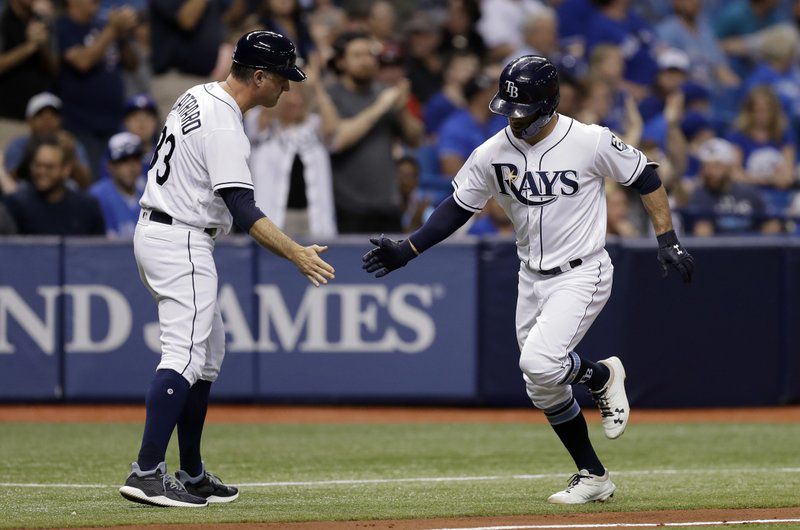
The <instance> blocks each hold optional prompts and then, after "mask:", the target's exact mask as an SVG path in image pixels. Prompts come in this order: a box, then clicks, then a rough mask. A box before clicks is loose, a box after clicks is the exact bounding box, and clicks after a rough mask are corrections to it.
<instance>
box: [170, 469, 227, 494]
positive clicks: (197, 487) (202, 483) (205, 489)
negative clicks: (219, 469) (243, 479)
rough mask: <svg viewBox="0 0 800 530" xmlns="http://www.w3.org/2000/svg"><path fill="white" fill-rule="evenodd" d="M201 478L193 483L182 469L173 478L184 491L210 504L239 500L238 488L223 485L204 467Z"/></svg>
mask: <svg viewBox="0 0 800 530" xmlns="http://www.w3.org/2000/svg"><path fill="white" fill-rule="evenodd" d="M201 476H202V478H200V479H199V480H196V481H195V480H194V479H192V477H190V476H189V474H188V473H186V471H183V470H182V469H179V470H178V471H176V472H175V478H176V479H178V480H179V481H180V483H181V484H183V486H184V487H185V488H186V491H188V492H189V493H191V494H192V495H196V496H198V497H202V498H203V499H206V500H208V502H210V503H224V502H233V501H235V500H236V499H238V498H239V488H236V487H234V486H227V485H225V483H223V482H222V480H220V479H219V477H217V476H216V475H213V474H211V473H209V472H208V471H206V468H205V465H203V473H202V475H201Z"/></svg>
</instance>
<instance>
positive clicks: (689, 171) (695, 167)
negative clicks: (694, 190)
mask: <svg viewBox="0 0 800 530" xmlns="http://www.w3.org/2000/svg"><path fill="white" fill-rule="evenodd" d="M681 132H682V133H683V136H684V138H685V139H686V143H687V156H686V169H684V171H683V175H684V177H688V178H689V179H690V182H694V179H695V178H696V177H697V175H698V173H699V172H700V159H699V158H697V152H698V150H699V149H700V146H701V145H702V144H703V143H704V142H705V141H706V140H708V139H710V138H714V137H715V136H716V135H717V134H716V132H715V131H714V127H713V125H712V124H711V120H709V119H708V118H707V117H706V116H704V115H703V114H701V113H699V112H687V113H685V114H684V117H683V120H682V121H681Z"/></svg>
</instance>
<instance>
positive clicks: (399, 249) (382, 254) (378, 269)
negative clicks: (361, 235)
mask: <svg viewBox="0 0 800 530" xmlns="http://www.w3.org/2000/svg"><path fill="white" fill-rule="evenodd" d="M369 242H370V243H372V244H373V245H375V247H376V248H373V249H372V250H370V251H369V252H367V253H366V254H364V255H363V256H362V257H361V261H363V262H364V264H363V265H362V267H361V268H363V269H364V270H365V271H367V272H368V273H370V274H371V273H373V272H374V273H375V277H376V278H380V277H381V276H386V275H387V274H389V273H390V272H392V271H393V270H396V269H399V268H400V267H405V266H406V264H407V263H408V262H409V261H411V260H412V259H414V258H416V257H417V253H416V252H414V249H413V248H412V246H411V242H410V241H409V240H408V239H402V240H400V241H394V240H392V239H389V238H388V237H386V236H385V235H383V234H381V236H380V237H379V238H376V237H373V238H370V240H369Z"/></svg>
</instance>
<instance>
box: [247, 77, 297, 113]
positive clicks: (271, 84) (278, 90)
mask: <svg viewBox="0 0 800 530" xmlns="http://www.w3.org/2000/svg"><path fill="white" fill-rule="evenodd" d="M253 83H254V84H255V90H256V100H257V102H258V104H259V105H262V106H264V107H274V106H275V105H276V104H277V103H278V98H280V97H281V94H283V93H284V92H288V91H289V88H290V87H289V80H288V79H286V78H285V77H283V76H280V75H278V74H276V73H273V72H265V71H263V70H256V73H255V74H253Z"/></svg>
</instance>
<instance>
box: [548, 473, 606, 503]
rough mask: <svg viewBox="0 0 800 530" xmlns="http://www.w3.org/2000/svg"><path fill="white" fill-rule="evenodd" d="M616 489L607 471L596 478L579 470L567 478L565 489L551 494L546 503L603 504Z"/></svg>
mask: <svg viewBox="0 0 800 530" xmlns="http://www.w3.org/2000/svg"><path fill="white" fill-rule="evenodd" d="M616 489H617V487H616V486H615V485H614V483H613V482H611V478H610V477H609V476H608V470H606V473H605V475H603V476H602V477H598V476H597V475H591V474H589V472H588V471H586V470H585V469H581V470H580V471H579V472H577V473H575V474H574V475H572V476H571V477H570V478H569V484H568V485H567V489H565V490H564V491H559V492H558V493H553V494H552V495H550V497H548V499H547V502H549V503H551V504H586V503H587V502H605V501H607V500H608V499H610V498H611V497H613V496H614V491H616Z"/></svg>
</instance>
